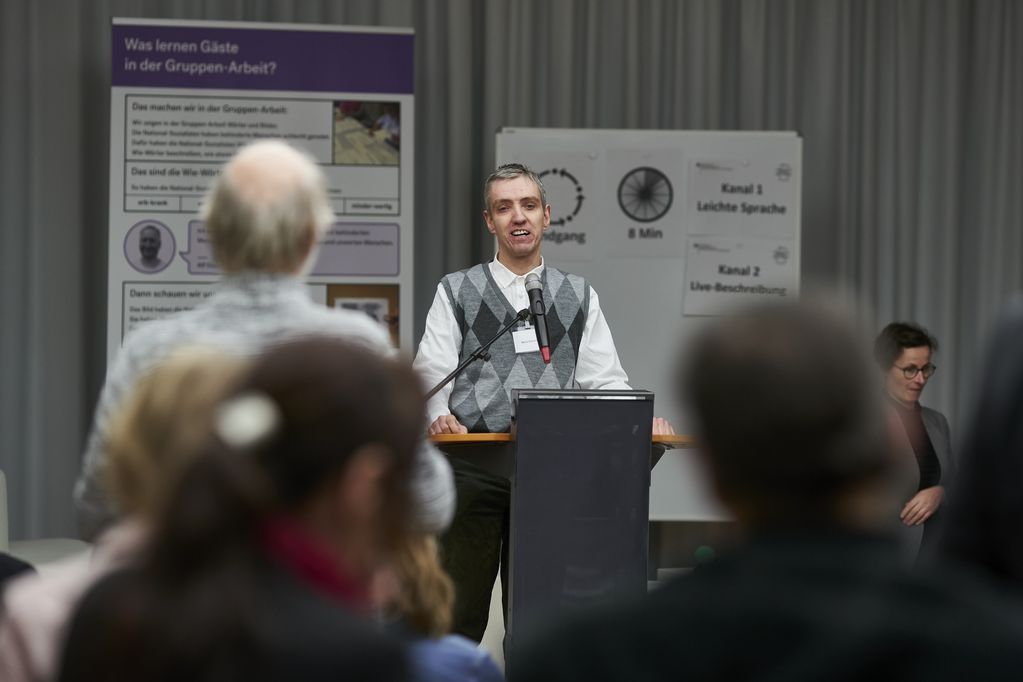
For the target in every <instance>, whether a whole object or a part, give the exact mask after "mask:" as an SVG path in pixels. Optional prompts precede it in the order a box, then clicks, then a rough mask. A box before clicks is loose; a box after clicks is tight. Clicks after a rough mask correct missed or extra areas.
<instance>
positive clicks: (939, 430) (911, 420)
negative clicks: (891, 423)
mask: <svg viewBox="0 0 1023 682" xmlns="http://www.w3.org/2000/svg"><path fill="white" fill-rule="evenodd" d="M937 350H938V341H937V340H936V339H935V338H934V337H933V336H931V334H930V332H928V331H927V330H926V329H924V328H923V327H921V326H920V325H918V324H914V323H912V322H892V323H891V324H889V325H888V326H886V327H885V328H884V329H882V330H881V333H880V334H879V335H878V337H877V339H876V340H875V341H874V360H875V361H876V362H877V365H878V367H879V368H880V369H881V373H882V375H883V378H884V390H885V395H886V396H887V403H888V405H889V407H890V408H891V410H892V411H893V412H894V413H895V414H896V415H897V416H898V419H897V420H895V421H896V423H897V424H898V425H900V426H901V427H902V428H901V429H898V428H896V429H894V431H895V433H894V437H895V438H896V441H897V442H898V444H899V447H900V450H901V451H902V452H904V453H906V455H907V456H908V455H909V453H912V456H913V457H914V458H915V460H916V465H917V467H916V468H917V471H918V472H919V480H918V482H917V485H915V486H913V487H912V488H910V490H909V495H908V499H907V500H906V501H905V503H904V504H903V505H902V509H901V511H900V512H899V520H900V521H901V522H902V525H903V532H902V535H903V537H904V538H905V540H906V542H907V544H908V548H909V551H910V553H911V554H915V553H916V551H917V549H926V548H928V546H929V545H931V544H932V543H933V538H934V537H935V534H934V530H933V529H934V528H935V523H936V522H937V521H938V519H937V518H936V517H935V515H936V514H938V512H939V510H940V509H941V505H942V503H943V502H944V500H945V488H946V484H947V482H948V481H950V480H953V478H954V475H955V460H954V459H953V457H952V439H951V437H950V436H949V428H948V420H947V419H945V415H943V414H942V413H940V412H938V411H937V410H934V409H931V408H929V407H924V406H923V405H921V404H920V396H921V394H922V393H923V391H924V387H926V386H927V381H928V380H929V379H930V378H931V376H932V375H933V374H934V372H935V371H936V370H937V367H936V366H935V365H934V362H933V359H934V354H935V353H936V352H937ZM932 520H933V521H934V522H935V523H931V521H932Z"/></svg>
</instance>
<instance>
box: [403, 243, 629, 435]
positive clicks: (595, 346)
mask: <svg viewBox="0 0 1023 682" xmlns="http://www.w3.org/2000/svg"><path fill="white" fill-rule="evenodd" d="M489 267H490V274H492V275H493V276H494V282H496V283H497V287H498V289H499V290H500V292H501V294H502V295H503V296H504V297H505V298H506V299H507V300H508V303H509V304H510V305H511V307H512V308H513V309H514V310H522V309H523V308H528V307H529V295H528V294H527V293H526V286H525V284H526V275H528V274H530V273H536V274H537V275H540V274H542V273H543V269H544V267H545V266H544V262H543V259H542V258H541V259H540V265H538V266H537V267H535V268H533V269H532V270H530V271H529V272H527V273H526V275H516V274H515V273H514V272H512V271H511V270H509V269H508V268H506V267H505V266H504V265H503V264H502V263H501V261H499V260H497V258H494V260H492V261H491V262H490V264H489ZM461 348H462V332H461V330H460V329H459V328H458V320H457V319H456V318H455V311H454V309H453V308H452V307H451V301H450V300H448V294H447V291H446V290H445V289H444V285H443V284H438V285H437V293H436V294H435V295H434V297H433V304H432V305H431V306H430V312H429V313H427V315H426V330H425V331H424V332H423V338H422V340H421V341H420V342H419V350H418V352H417V353H416V359H415V362H414V363H413V366H414V367H415V369H416V371H418V372H419V374H420V376H422V377H423V383H424V385H425V386H426V388H427V390H429V389H430V388H433V387H434V386H435V385H437V384H438V383H440V381H441V379H443V378H444V377H446V376H447V375H448V374H449V373H450V372H451V371H452V370H454V369H455V367H457V366H458V361H459V354H460V352H461ZM575 380H576V384H577V386H578V387H579V388H585V389H594V390H596V389H608V390H613V389H623V390H628V389H630V388H631V387H630V386H629V383H628V382H629V377H628V376H627V375H626V374H625V370H624V369H622V363H621V361H620V360H619V359H618V351H616V350H615V342H614V339H613V338H611V330H610V329H608V326H607V320H605V319H604V313H602V312H601V311H600V301H599V299H598V298H597V292H596V291H594V290H593V287H590V307H589V310H588V311H587V313H586V326H585V327H583V335H582V340H581V341H580V343H579V356H578V358H577V359H576V364H575ZM452 383H453V382H452ZM451 390H452V384H451V383H449V384H448V385H447V386H445V387H444V388H442V389H441V390H440V391H438V392H437V395H435V396H433V397H432V398H431V399H430V401H429V402H428V403H427V405H426V411H427V415H428V417H429V421H430V423H431V424H432V423H433V421H434V420H435V419H437V417H440V416H441V415H445V414H451V409H450V408H449V406H448V399H449V398H450V396H451Z"/></svg>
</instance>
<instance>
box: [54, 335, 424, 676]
mask: <svg viewBox="0 0 1023 682" xmlns="http://www.w3.org/2000/svg"><path fill="white" fill-rule="evenodd" d="M179 388H181V389H182V391H187V390H188V387H187V386H180V385H179ZM423 410H424V407H423V398H422V390H421V388H420V385H419V381H418V379H417V378H416V377H415V375H414V374H413V373H412V370H411V368H408V367H405V366H403V365H402V364H400V363H399V362H397V361H395V360H392V359H390V358H386V357H383V356H381V355H380V354H379V353H374V352H372V351H369V350H366V349H365V348H363V347H361V346H358V345H354V344H348V343H345V342H342V341H338V340H334V339H323V338H308V339H305V340H301V341H295V342H292V343H288V344H285V345H282V346H278V347H276V348H274V349H272V350H269V351H268V352H267V353H266V354H265V355H264V356H261V357H259V358H257V359H256V360H254V361H253V362H252V364H251V366H250V368H249V369H248V370H247V371H245V372H244V373H243V375H242V376H241V378H240V379H239V380H238V381H237V382H236V383H235V384H234V386H233V387H232V388H231V389H230V390H229V391H228V392H227V394H226V396H225V397H224V398H223V400H222V401H221V402H220V403H219V405H217V406H215V409H213V410H211V417H210V419H209V422H210V423H211V428H210V429H209V430H208V431H207V432H206V436H205V438H204V439H203V442H202V443H201V444H199V445H198V446H196V449H195V452H194V455H193V456H192V457H191V460H192V461H191V463H190V464H189V465H188V466H187V468H185V470H184V471H183V472H182V474H181V476H180V477H179V480H178V482H177V485H176V486H175V487H174V490H173V491H172V492H171V493H170V494H169V495H168V496H167V498H166V503H165V504H161V505H159V506H160V509H159V510H158V514H157V518H156V522H155V524H154V526H153V533H152V540H151V542H150V546H149V548H148V551H147V552H146V553H145V554H144V555H143V557H142V558H141V560H140V561H139V563H138V566H137V567H136V568H133V569H131V570H129V571H125V572H123V573H120V574H115V575H113V576H111V577H110V578H108V579H107V580H106V581H105V582H103V583H100V585H99V586H97V588H95V589H94V590H93V591H92V592H90V594H89V595H88V596H87V597H86V599H85V600H84V601H83V603H82V606H81V608H80V610H79V612H78V614H77V616H76V618H75V621H74V623H73V624H72V627H71V631H70V634H69V636H68V638H67V648H66V650H65V657H64V670H65V671H68V670H72V671H80V672H81V673H82V674H83V675H84V676H83V677H82V679H137V680H157V679H159V680H164V679H166V680H170V679H193V680H205V679H321V678H319V677H316V676H315V675H312V673H311V672H310V671H311V670H320V671H324V670H330V673H331V675H332V676H336V674H337V669H345V670H347V671H348V672H350V673H351V675H352V677H353V678H358V679H368V677H366V675H369V673H368V672H367V670H370V669H372V670H376V669H377V668H379V669H380V670H382V671H384V672H381V673H380V677H381V678H382V679H392V678H391V677H389V674H390V672H394V671H398V670H400V669H403V666H404V660H403V659H402V657H401V656H400V655H398V654H396V653H395V652H394V651H393V650H392V648H391V645H390V644H388V643H387V642H386V641H384V640H383V639H381V636H380V635H379V634H378V633H377V632H376V631H375V630H374V628H373V627H372V625H371V624H370V623H368V622H366V620H365V618H364V617H363V614H364V612H365V610H366V608H367V607H368V603H367V599H368V596H369V595H368V590H369V584H370V580H371V578H372V576H373V575H374V573H376V572H377V571H378V570H379V569H380V567H381V566H382V565H384V564H385V563H388V562H390V561H391V558H392V555H393V553H394V551H395V549H396V548H397V547H399V546H400V545H401V543H402V542H403V541H404V538H405V536H406V533H407V528H408V526H409V511H410V504H411V490H410V478H411V472H412V462H413V456H414V453H415V450H416V446H417V442H418V440H419V438H420V436H421V433H422V430H423V420H424V411H423ZM152 437H153V438H156V439H159V438H160V437H161V434H160V433H154V434H152ZM183 447H184V446H183ZM388 661H390V662H388ZM328 663H329V665H328ZM321 664H322V665H321ZM337 666H341V668H338V667H337ZM388 671H390V672H388ZM385 673H386V674H385ZM66 679H76V678H75V677H74V675H71V676H69V677H67V678H66ZM331 679H333V677H332V678H331Z"/></svg>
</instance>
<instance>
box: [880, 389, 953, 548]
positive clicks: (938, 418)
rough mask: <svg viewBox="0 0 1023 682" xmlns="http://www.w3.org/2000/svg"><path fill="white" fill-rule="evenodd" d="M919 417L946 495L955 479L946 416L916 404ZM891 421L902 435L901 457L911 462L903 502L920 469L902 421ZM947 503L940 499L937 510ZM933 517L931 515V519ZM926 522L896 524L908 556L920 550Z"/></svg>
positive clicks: (912, 489) (915, 484) (913, 488)
mask: <svg viewBox="0 0 1023 682" xmlns="http://www.w3.org/2000/svg"><path fill="white" fill-rule="evenodd" d="M920 419H921V420H922V421H923V423H924V430H925V431H926V432H927V437H928V438H929V439H930V441H931V445H933V446H934V453H935V454H936V455H937V456H938V463H939V464H941V485H942V486H944V488H945V491H946V494H947V492H948V489H949V486H950V485H951V483H952V482H953V481H955V478H956V461H955V458H954V457H953V456H952V437H951V435H950V433H949V428H948V419H946V418H945V415H943V414H942V413H941V412H938V411H937V410H934V409H931V408H929V407H925V406H923V405H921V406H920ZM893 422H894V423H897V424H898V425H899V433H900V434H901V436H902V437H901V439H900V442H899V447H900V449H901V450H902V452H903V457H904V458H905V459H906V461H907V462H911V463H912V466H909V467H908V469H907V471H908V472H909V473H908V475H907V482H908V483H911V485H910V486H909V487H908V488H907V490H906V499H905V500H903V502H908V501H909V499H910V498H911V497H912V496H913V495H914V494H916V491H917V488H918V486H919V484H920V470H919V468H918V467H917V466H916V457H915V455H914V454H913V446H912V445H911V444H910V442H909V436H907V435H906V432H905V431H904V430H902V428H901V425H902V422H901V421H899V420H898V419H896V420H893ZM947 502H948V499H947V497H946V499H945V500H943V501H942V506H941V508H939V510H941V511H943V510H944V507H945V505H946V504H947ZM934 518H935V517H931V519H934ZM929 525H932V524H931V520H928V521H926V522H924V524H923V525H920V526H904V525H902V524H899V526H900V528H899V533H900V537H901V538H902V540H903V543H904V550H905V553H906V555H907V556H908V557H909V558H910V559H913V558H915V557H916V555H917V552H918V551H919V550H920V545H921V543H922V541H923V535H924V530H925V528H926V527H928V526H929Z"/></svg>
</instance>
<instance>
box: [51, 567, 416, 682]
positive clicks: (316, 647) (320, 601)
mask: <svg viewBox="0 0 1023 682" xmlns="http://www.w3.org/2000/svg"><path fill="white" fill-rule="evenodd" d="M260 583H261V592H260V594H259V597H258V599H256V600H254V601H252V602H251V603H249V604H248V606H247V607H246V608H245V609H244V611H245V613H244V617H243V622H244V623H245V624H246V627H245V628H244V629H242V628H235V629H231V630H230V631H229V633H228V634H226V635H223V636H220V637H219V638H218V640H217V641H214V642H210V641H204V640H203V638H202V636H201V634H200V633H198V632H196V633H188V632H182V631H181V628H177V629H176V630H175V629H174V628H173V627H166V626H165V625H166V624H165V623H160V622H153V620H152V618H151V617H150V618H147V619H145V623H146V625H145V627H142V628H130V629H126V628H125V627H123V622H119V621H121V619H122V617H123V615H124V614H128V615H130V614H131V611H132V609H136V610H137V609H140V608H144V604H146V603H147V602H146V601H145V599H146V593H145V590H146V589H147V588H146V585H145V584H144V583H143V582H142V581H141V580H140V579H139V576H138V574H137V573H136V572H134V571H131V570H127V571H121V572H119V573H115V574H113V575H111V576H109V577H108V578H106V579H104V580H103V581H101V582H100V583H99V584H97V585H96V586H95V587H94V588H93V589H92V590H90V591H89V593H88V594H87V595H86V596H85V598H84V599H83V601H82V603H81V604H80V606H79V608H78V611H77V612H76V614H75V616H74V618H73V620H72V623H71V628H70V632H69V635H68V639H67V646H66V648H65V651H64V656H63V661H62V666H61V673H60V678H59V679H60V680H62V681H63V682H78V681H79V680H81V681H83V682H84V681H86V680H88V681H101V680H108V681H112V680H125V681H127V680H137V681H139V682H144V681H145V682H148V681H156V680H159V681H161V682H162V681H166V682H171V681H172V680H189V681H191V682H199V681H203V682H205V681H210V682H212V681H213V680H216V681H217V682H228V681H235V680H237V681H238V682H277V681H281V682H283V681H285V680H302V681H303V682H318V681H321V680H322V681H323V682H338V681H339V680H345V681H352V680H374V681H375V680H382V681H391V680H393V681H398V680H407V679H408V668H407V661H406V651H405V648H404V647H403V646H402V645H401V644H400V643H399V641H398V640H397V639H394V638H391V637H389V636H386V635H384V634H383V633H381V632H379V631H378V629H377V628H376V627H375V625H374V624H373V623H371V622H370V621H368V620H367V619H366V618H364V617H363V616H360V615H358V614H356V613H353V612H352V611H350V610H348V609H347V608H345V607H344V606H342V605H341V604H340V603H339V602H338V601H337V600H336V598H335V597H333V596H332V595H328V594H325V593H323V592H320V591H318V590H314V589H313V588H311V587H309V586H308V585H306V584H305V583H303V582H302V581H300V580H299V579H298V578H297V577H295V576H294V575H293V574H292V573H291V572H290V571H289V570H288V569H285V568H283V567H277V566H273V567H268V568H267V570H266V571H264V572H263V573H262V575H261V576H260ZM224 591H226V592H230V591H231V590H230V587H229V586H228V589H226V590H224ZM222 596H224V595H221V594H217V593H211V594H209V595H208V598H209V599H210V600H213V601H214V602H216V601H217V600H219V599H220V598H221V597H222ZM224 602H225V603H230V602H229V600H228V599H226V598H225V599H224ZM175 609H176V606H175V605H174V604H170V605H168V608H167V609H166V612H165V613H164V614H163V617H164V618H165V619H173V618H174V617H175V615H176V614H175ZM225 611H226V609H225ZM152 615H153V614H152V613H151V612H150V613H149V616H152ZM216 617H217V615H216V614H214V615H213V616H212V617H211V619H210V620H215V619H216ZM231 622H233V621H231ZM119 626H120V627H119ZM155 638H160V641H159V642H154V641H153V640H154V639H155ZM126 640H130V641H126ZM154 651H157V652H158V653H157V654H154V653H153V652H154Z"/></svg>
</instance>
